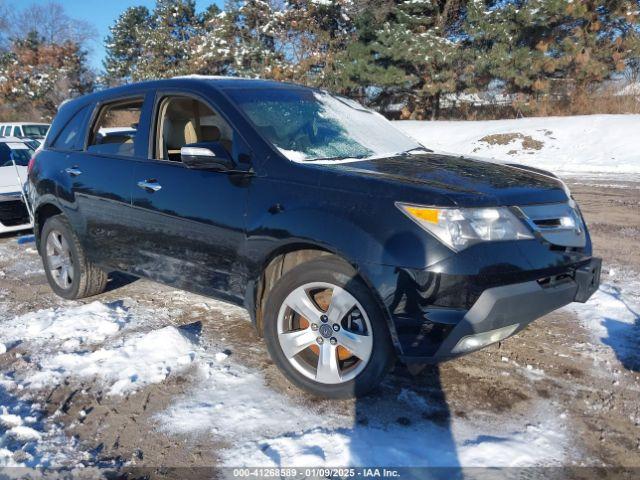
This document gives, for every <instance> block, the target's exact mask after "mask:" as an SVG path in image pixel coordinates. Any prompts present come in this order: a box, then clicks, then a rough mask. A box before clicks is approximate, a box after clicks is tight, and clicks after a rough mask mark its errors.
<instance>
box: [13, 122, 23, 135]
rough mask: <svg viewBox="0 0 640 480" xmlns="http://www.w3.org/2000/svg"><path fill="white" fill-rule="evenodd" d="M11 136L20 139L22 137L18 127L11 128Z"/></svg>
mask: <svg viewBox="0 0 640 480" xmlns="http://www.w3.org/2000/svg"><path fill="white" fill-rule="evenodd" d="M13 136H14V137H21V136H22V132H21V129H20V127H19V126H17V125H16V126H15V127H13Z"/></svg>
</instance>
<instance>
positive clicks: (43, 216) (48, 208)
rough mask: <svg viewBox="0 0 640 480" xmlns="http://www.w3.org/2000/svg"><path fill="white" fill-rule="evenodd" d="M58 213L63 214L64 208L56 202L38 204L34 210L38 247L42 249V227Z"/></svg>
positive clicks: (34, 230)
mask: <svg viewBox="0 0 640 480" xmlns="http://www.w3.org/2000/svg"><path fill="white" fill-rule="evenodd" d="M56 215H63V212H62V209H60V207H58V206H57V205H55V204H54V203H49V202H47V203H43V204H40V205H38V207H37V208H36V210H35V212H34V222H33V233H34V235H35V238H36V248H37V249H38V251H40V240H41V238H40V234H41V233H42V227H44V224H45V223H46V221H47V220H48V219H49V218H51V217H55V216H56Z"/></svg>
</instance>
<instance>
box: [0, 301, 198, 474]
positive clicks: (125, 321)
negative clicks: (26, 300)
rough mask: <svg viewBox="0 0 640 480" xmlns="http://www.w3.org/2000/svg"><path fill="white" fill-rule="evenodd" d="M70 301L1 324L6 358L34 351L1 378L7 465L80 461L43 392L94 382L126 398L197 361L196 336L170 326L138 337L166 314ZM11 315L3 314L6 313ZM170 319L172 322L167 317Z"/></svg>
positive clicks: (1, 460)
mask: <svg viewBox="0 0 640 480" xmlns="http://www.w3.org/2000/svg"><path fill="white" fill-rule="evenodd" d="M66 303H68V305H67V306H61V307H56V308H51V309H44V310H39V311H36V312H32V313H28V314H26V315H21V316H16V317H13V318H10V317H9V318H7V316H6V315H3V317H4V318H2V320H1V321H0V342H1V343H0V345H2V348H0V351H1V350H3V349H4V350H6V353H4V354H5V355H18V356H22V355H23V354H22V353H18V352H16V353H14V349H15V350H20V351H25V350H26V351H27V352H28V353H27V354H26V355H27V356H28V357H29V361H28V363H27V365H25V368H24V369H20V371H15V372H8V373H5V374H4V377H3V378H1V379H0V466H15V464H16V463H18V462H15V460H13V459H14V456H15V454H16V453H18V456H19V457H20V458H22V461H20V462H19V463H18V464H19V465H23V466H29V467H35V466H39V467H46V466H56V465H60V464H61V463H62V462H69V461H70V460H71V461H77V462H79V461H81V460H85V459H86V458H88V456H89V455H88V454H86V453H83V452H80V451H77V450H76V445H75V442H74V440H73V439H70V438H67V437H66V436H65V435H64V433H63V431H62V430H61V427H60V426H58V425H56V424H55V423H54V422H53V421H51V419H45V418H44V417H43V413H42V412H41V411H40V408H41V407H40V405H39V401H38V390H39V389H43V388H50V387H52V386H55V385H58V384H61V383H63V382H65V381H72V382H75V381H79V380H80V381H81V380H87V379H89V380H91V379H94V380H95V381H96V382H98V383H101V384H102V385H104V387H105V388H106V390H107V393H109V394H112V395H123V394H127V393H130V392H132V391H135V390H137V389H140V388H143V387H144V386H145V385H148V384H150V383H160V382H162V381H164V380H165V379H166V378H167V377H168V376H169V375H170V374H172V373H177V372H182V371H184V370H186V369H187V368H188V367H189V366H190V364H191V363H192V362H193V361H194V359H195V351H196V349H197V345H196V343H195V342H194V338H192V336H191V335H189V334H188V333H182V332H181V331H180V329H178V328H175V327H173V326H167V327H163V328H159V329H155V330H151V331H148V332H137V331H135V330H134V329H135V328H136V327H139V326H140V325H145V324H146V325H147V326H149V325H150V324H152V322H150V321H149V320H151V319H152V318H156V319H157V317H160V321H162V311H161V310H160V309H158V311H149V310H144V309H142V308H138V307H136V306H135V304H133V305H132V306H131V307H127V306H125V304H126V303H128V302H115V303H111V304H104V303H101V302H92V303H90V304H87V305H80V306H77V304H72V303H71V302H66ZM2 313H4V312H2ZM165 320H166V319H165Z"/></svg>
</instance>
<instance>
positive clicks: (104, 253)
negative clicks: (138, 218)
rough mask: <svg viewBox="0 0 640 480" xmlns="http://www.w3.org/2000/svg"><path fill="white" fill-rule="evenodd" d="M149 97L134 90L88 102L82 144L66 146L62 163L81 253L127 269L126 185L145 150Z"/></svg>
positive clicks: (128, 199)
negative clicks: (76, 147) (77, 148)
mask: <svg viewBox="0 0 640 480" xmlns="http://www.w3.org/2000/svg"><path fill="white" fill-rule="evenodd" d="M152 101H153V95H152V94H151V95H148V94H147V93H146V92H139V93H131V94H128V95H127V96H126V97H122V98H111V99H109V100H107V101H104V102H100V103H98V104H96V105H95V106H93V108H91V109H90V111H88V112H87V115H88V116H87V117H86V118H87V120H86V121H88V123H89V131H88V134H87V135H86V137H84V138H86V140H85V141H84V145H83V147H82V148H81V151H75V150H73V151H68V152H67V159H66V167H65V168H64V175H65V176H66V177H67V178H68V180H69V182H70V183H71V194H72V198H73V207H74V210H73V211H72V212H69V216H71V217H73V219H74V227H75V231H76V232H78V233H79V235H80V236H81V241H82V243H83V245H84V247H85V250H86V252H87V255H88V256H89V258H90V259H91V260H92V261H93V262H95V263H97V264H99V265H103V266H109V267H111V268H113V269H116V270H121V271H129V270H130V268H131V265H132V263H133V262H134V261H135V259H134V258H133V256H132V249H131V242H132V235H133V234H134V232H133V225H132V221H133V215H132V210H131V185H132V181H133V173H134V167H135V164H136V161H137V160H139V159H141V158H144V157H145V156H146V153H147V136H148V121H147V120H146V115H147V112H145V108H146V106H147V105H149V106H150V103H149V102H152ZM149 108H150V107H149ZM71 122H73V119H72V120H71ZM64 133H65V132H64V131H63V132H62V134H61V135H60V137H64ZM69 134H70V135H71V134H72V132H71V131H69Z"/></svg>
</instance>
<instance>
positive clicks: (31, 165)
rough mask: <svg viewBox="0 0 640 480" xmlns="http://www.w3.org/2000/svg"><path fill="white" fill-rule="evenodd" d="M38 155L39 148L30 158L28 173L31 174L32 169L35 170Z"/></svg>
mask: <svg viewBox="0 0 640 480" xmlns="http://www.w3.org/2000/svg"><path fill="white" fill-rule="evenodd" d="M37 156H38V150H36V151H35V152H34V153H33V157H31V158H30V159H29V163H28V164H27V174H28V175H30V174H31V170H33V166H34V165H35V163H36V157H37Z"/></svg>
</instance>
